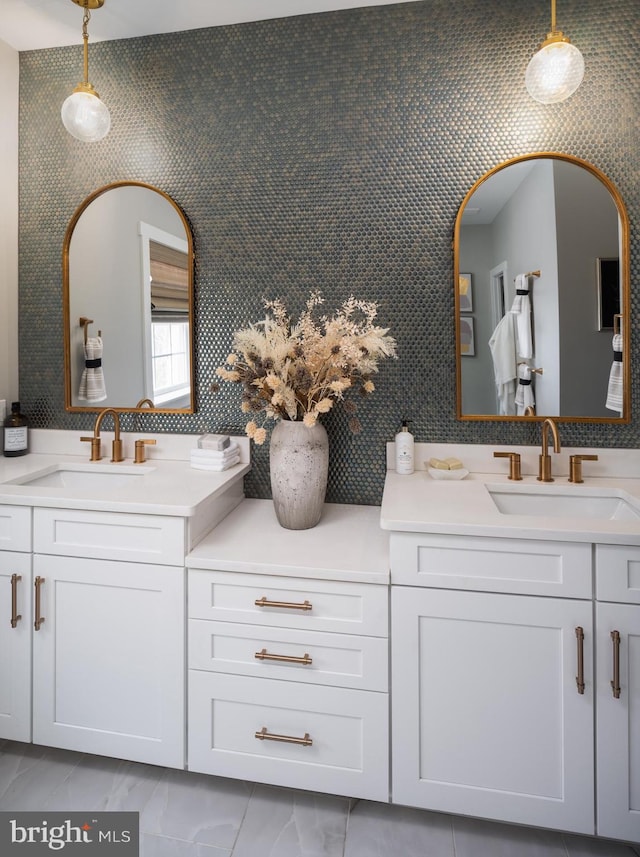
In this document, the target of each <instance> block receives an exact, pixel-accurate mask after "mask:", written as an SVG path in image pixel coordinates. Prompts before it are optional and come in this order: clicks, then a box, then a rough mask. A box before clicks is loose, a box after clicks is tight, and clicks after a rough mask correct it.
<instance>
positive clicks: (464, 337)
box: [460, 315, 476, 357]
mask: <svg viewBox="0 0 640 857" xmlns="http://www.w3.org/2000/svg"><path fill="white" fill-rule="evenodd" d="M460 354H462V356H463V357H475V354H476V343H475V336H474V330H473V316H471V315H461V316H460Z"/></svg>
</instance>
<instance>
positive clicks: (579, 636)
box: [576, 625, 584, 694]
mask: <svg viewBox="0 0 640 857" xmlns="http://www.w3.org/2000/svg"><path fill="white" fill-rule="evenodd" d="M576 640H577V643H578V675H577V676H576V684H577V685H578V693H580V694H582V693H584V630H583V629H582V628H581V627H580V625H578V627H577V628H576Z"/></svg>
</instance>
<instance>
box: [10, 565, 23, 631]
mask: <svg viewBox="0 0 640 857" xmlns="http://www.w3.org/2000/svg"><path fill="white" fill-rule="evenodd" d="M19 580H22V575H21V574H12V575H11V627H12V628H15V627H16V626H17V624H18V622H19V621H20V619H22V616H21V615H20V614H19V613H18V581H19Z"/></svg>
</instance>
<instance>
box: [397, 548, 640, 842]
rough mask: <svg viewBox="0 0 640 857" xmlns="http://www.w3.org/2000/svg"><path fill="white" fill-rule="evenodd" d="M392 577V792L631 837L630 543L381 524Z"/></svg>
mask: <svg viewBox="0 0 640 857" xmlns="http://www.w3.org/2000/svg"><path fill="white" fill-rule="evenodd" d="M594 556H595V564H594V561H593V557H594ZM594 578H595V591H596V597H597V602H596V605H595V622H594V620H593V615H594V605H593V583H594ZM391 579H392V584H393V585H392V597H391V598H392V620H391V629H392V630H391V640H392V747H393V763H392V793H393V800H394V802H397V803H403V804H408V805H411V806H420V807H424V808H428V809H433V810H441V811H445V812H454V813H462V814H468V815H474V816H481V817H484V818H493V819H498V820H502V821H509V822H517V823H523V824H532V825H539V826H542V827H551V828H557V829H561V830H569V831H574V832H580V833H587V834H593V833H597V834H598V835H600V836H605V837H611V838H616V839H626V840H631V841H638V840H640V687H639V684H640V548H629V547H624V546H618V545H597V546H595V547H594V546H593V545H591V544H589V543H570V542H561V541H557V542H551V541H544V540H523V539H503V538H498V539H496V538H491V537H477V538H476V537H471V536H455V535H450V536H449V535H446V536H445V535H432V534H414V533H393V534H392V536H391ZM613 632H617V635H618V636H615V638H612V633H613ZM618 637H619V641H620V642H619V655H618V654H617V647H618V644H617V640H618ZM614 651H616V661H615V663H617V664H618V666H617V667H615V664H614ZM614 673H615V675H616V676H617V675H619V681H618V680H617V679H615V678H614ZM612 682H613V683H614V684H616V685H617V684H619V686H620V694H619V696H616V695H614V692H613V691H614V688H613V687H612ZM596 772H597V778H596ZM594 801H595V805H596V813H595V815H594Z"/></svg>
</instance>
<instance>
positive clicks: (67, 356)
mask: <svg viewBox="0 0 640 857" xmlns="http://www.w3.org/2000/svg"><path fill="white" fill-rule="evenodd" d="M120 187H138V188H143V189H146V190H150V191H153V192H154V193H157V194H158V195H159V196H161V197H162V198H163V199H165V200H166V201H167V202H169V203H170V204H171V206H172V207H173V208H174V210H175V211H176V213H177V214H178V216H179V217H180V220H181V222H182V225H183V227H184V231H185V236H186V240H187V245H188V250H187V254H188V262H187V269H188V278H189V279H188V293H189V314H188V319H189V359H190V373H189V374H190V385H191V388H190V404H189V406H188V407H185V408H163V407H155V406H153V407H150V402H151V400H150V399H146V398H140V400H139V401H138V404H137V406H131V407H127V406H120V405H111V404H109V405H108V407H113V408H115V410H117V411H119V412H125V413H126V412H133V413H150V412H151V413H156V414H192V413H194V412H195V347H194V342H195V335H194V279H193V275H194V253H193V235H192V232H191V226H190V225H189V222H188V220H187V218H186V217H185V215H184V212H183V211H182V209H181V208H180V207H179V206H178V205H177V203H176V202H175V201H174V200H173V199H172V198H171V197H170V196H169V195H168V194H167V193H165V192H164V191H162V190H160V189H159V188H157V187H154V186H153V185H150V184H147V183H145V182H139V181H126V180H125V181H117V182H112V183H111V184H108V185H105V186H104V187H101V188H98V190H96V191H94V192H93V193H92V194H90V195H89V196H88V197H87V198H86V199H85V200H83V202H82V203H81V204H80V205H79V206H78V208H77V209H76V211H75V212H74V214H73V217H72V218H71V220H70V221H69V225H68V226H67V229H66V232H65V236H64V241H63V245H62V307H63V341H64V389H65V410H67V411H73V412H89V413H96V412H97V411H101V410H102V409H103V407H102V406H101V405H100V403H96V404H95V405H87V406H80V405H74V404H73V390H72V386H71V321H72V320H71V315H70V283H69V248H70V246H71V238H72V237H73V232H74V229H75V228H76V225H77V223H78V220H79V219H80V217H81V216H82V214H83V213H84V211H85V210H86V209H87V208H88V207H89V206H90V205H91V203H92V202H94V200H96V199H97V198H98V197H99V196H102V195H103V194H105V193H107V192H108V191H111V190H115V189H117V188H120ZM83 321H90V320H88V319H83ZM96 326H97V325H96ZM85 337H86V326H85Z"/></svg>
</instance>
